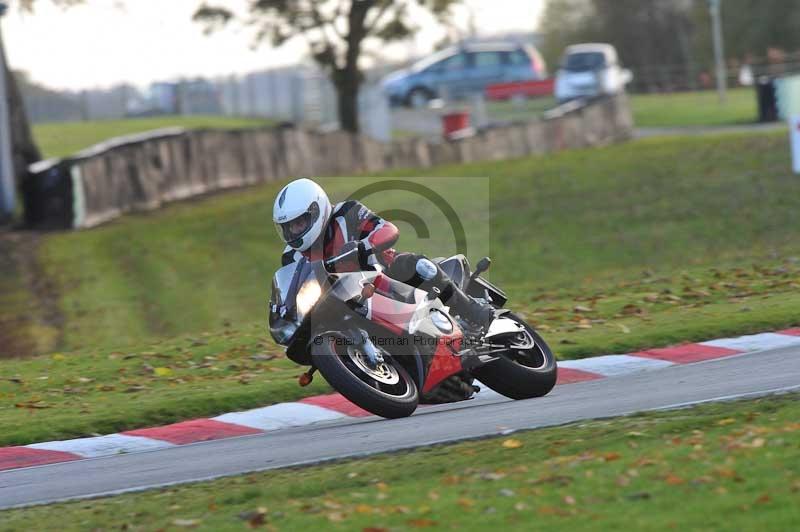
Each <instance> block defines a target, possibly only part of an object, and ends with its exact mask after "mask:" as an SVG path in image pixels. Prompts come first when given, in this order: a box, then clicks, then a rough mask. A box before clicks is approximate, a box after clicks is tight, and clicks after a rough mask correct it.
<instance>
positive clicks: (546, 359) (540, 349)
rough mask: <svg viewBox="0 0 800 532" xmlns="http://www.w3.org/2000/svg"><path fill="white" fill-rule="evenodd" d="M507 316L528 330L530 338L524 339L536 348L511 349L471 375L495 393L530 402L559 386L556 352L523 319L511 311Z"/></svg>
mask: <svg viewBox="0 0 800 532" xmlns="http://www.w3.org/2000/svg"><path fill="white" fill-rule="evenodd" d="M504 316H505V317H507V318H511V319H513V320H514V321H516V322H517V323H519V324H520V325H522V326H523V327H524V328H525V334H526V335H527V336H528V337H527V338H526V339H525V340H526V341H529V340H533V343H534V346H533V348H531V349H525V350H524V351H523V350H513V349H511V350H509V351H510V352H509V353H508V355H506V356H502V357H501V358H499V359H498V360H495V361H493V362H489V363H488V364H486V365H485V366H481V367H479V368H476V369H474V370H473V371H472V375H474V376H475V378H477V379H478V380H479V381H481V382H482V383H483V384H485V385H486V386H488V387H489V388H491V389H492V390H494V391H496V392H497V393H500V394H502V395H505V396H506V397H509V398H511V399H531V398H533V397H542V396H544V395H547V394H548V393H550V390H552V389H553V387H554V386H555V385H556V378H557V377H558V366H557V364H556V357H555V355H554V354H553V351H552V350H551V349H550V346H548V345H547V342H545V341H544V338H542V337H541V336H540V335H539V333H537V332H536V331H535V330H534V329H533V327H531V326H530V325H528V324H527V323H525V320H523V319H522V318H521V317H519V316H517V315H516V314H513V313H511V312H509V313H507V314H505V315H504Z"/></svg>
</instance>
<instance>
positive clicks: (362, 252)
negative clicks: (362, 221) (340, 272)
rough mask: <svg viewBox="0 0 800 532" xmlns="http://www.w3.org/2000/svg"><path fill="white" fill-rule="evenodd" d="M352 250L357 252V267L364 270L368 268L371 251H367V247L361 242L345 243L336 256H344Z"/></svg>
mask: <svg viewBox="0 0 800 532" xmlns="http://www.w3.org/2000/svg"><path fill="white" fill-rule="evenodd" d="M353 249H357V250H358V265H359V267H360V268H361V269H366V268H367V267H369V263H368V259H369V256H370V254H371V253H372V251H371V250H368V249H367V246H366V245H365V244H364V241H363V240H351V241H350V242H345V243H344V245H343V246H342V249H341V250H340V251H339V253H338V254H339V255H344V254H345V253H347V252H349V251H352V250H353Z"/></svg>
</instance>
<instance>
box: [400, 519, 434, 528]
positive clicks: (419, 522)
mask: <svg viewBox="0 0 800 532" xmlns="http://www.w3.org/2000/svg"><path fill="white" fill-rule="evenodd" d="M406 522H407V523H408V524H409V525H410V526H412V527H414V528H428V527H432V526H436V525H437V524H438V523H437V522H436V521H434V520H432V519H427V518H424V517H423V518H421V519H410V520H408V521H406Z"/></svg>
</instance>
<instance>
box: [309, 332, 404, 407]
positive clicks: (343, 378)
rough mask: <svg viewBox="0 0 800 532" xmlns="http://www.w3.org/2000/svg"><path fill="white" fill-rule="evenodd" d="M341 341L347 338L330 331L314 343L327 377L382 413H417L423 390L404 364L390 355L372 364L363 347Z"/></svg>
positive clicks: (314, 355) (348, 394)
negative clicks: (418, 387)
mask: <svg viewBox="0 0 800 532" xmlns="http://www.w3.org/2000/svg"><path fill="white" fill-rule="evenodd" d="M337 339H338V340H339V341H337ZM320 340H321V341H320ZM341 340H343V337H340V336H336V335H333V334H326V335H323V336H319V337H317V338H316V339H315V341H314V342H313V345H312V347H311V357H312V359H313V362H314V365H315V366H316V367H317V369H319V371H320V373H322V376H323V377H325V380H326V381H328V383H329V384H330V385H331V386H333V388H334V389H335V390H336V391H337V392H339V393H341V394H342V395H343V396H345V397H346V398H347V399H349V400H350V401H351V402H353V403H354V404H356V405H358V406H360V407H361V408H363V409H364V410H368V411H369V412H372V413H373V414H376V415H378V416H381V417H385V418H400V417H408V416H410V415H411V414H412V413H414V410H416V409H417V404H418V403H419V393H418V391H417V385H416V384H415V383H414V380H413V379H412V378H411V376H410V375H409V374H408V372H406V370H405V369H404V368H403V366H401V365H400V364H399V363H397V362H396V361H394V360H393V359H391V358H390V357H386V358H385V361H384V362H382V363H379V364H375V365H373V364H370V362H369V358H368V357H367V355H366V354H365V353H364V352H363V350H361V348H360V346H358V345H347V344H348V342H343V341H341Z"/></svg>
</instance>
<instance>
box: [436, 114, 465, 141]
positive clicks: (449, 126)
mask: <svg viewBox="0 0 800 532" xmlns="http://www.w3.org/2000/svg"><path fill="white" fill-rule="evenodd" d="M468 127H469V113H467V112H464V111H453V112H451V113H447V114H445V115H442V130H443V131H442V132H443V133H444V136H445V138H450V136H451V135H453V134H454V133H457V132H459V131H463V130H465V129H467V128H468Z"/></svg>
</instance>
